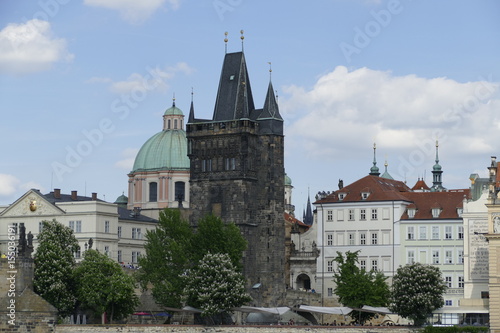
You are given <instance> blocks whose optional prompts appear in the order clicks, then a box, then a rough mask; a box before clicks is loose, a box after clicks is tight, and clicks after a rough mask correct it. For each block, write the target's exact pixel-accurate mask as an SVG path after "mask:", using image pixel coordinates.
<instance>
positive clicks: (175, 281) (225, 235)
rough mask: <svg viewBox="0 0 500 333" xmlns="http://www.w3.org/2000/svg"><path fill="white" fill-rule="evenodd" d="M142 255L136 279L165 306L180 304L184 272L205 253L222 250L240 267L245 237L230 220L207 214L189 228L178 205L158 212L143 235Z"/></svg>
mask: <svg viewBox="0 0 500 333" xmlns="http://www.w3.org/2000/svg"><path fill="white" fill-rule="evenodd" d="M145 238H146V242H145V245H144V248H145V252H146V253H145V255H144V256H142V257H141V258H140V259H139V265H140V267H141V269H140V270H139V272H138V279H139V281H140V283H141V286H142V287H143V288H148V287H151V289H152V293H153V297H154V299H155V301H156V302H157V303H158V304H161V305H163V306H165V307H180V306H181V305H182V299H183V295H184V291H185V288H184V287H185V280H184V277H183V276H185V274H186V272H187V271H188V270H190V269H192V268H193V267H195V266H196V264H197V263H198V262H199V261H200V260H202V259H203V258H204V256H205V255H206V254H207V253H212V254H216V253H225V254H227V255H228V256H229V258H230V260H231V263H232V265H233V267H234V268H235V269H236V270H239V269H240V267H241V258H242V256H243V251H244V250H245V248H246V240H245V239H244V238H243V236H242V235H241V233H240V230H239V228H238V227H237V226H236V225H234V224H233V223H229V224H225V223H224V222H223V221H222V220H221V219H220V218H218V217H214V216H211V215H208V216H206V217H204V218H203V219H201V220H200V221H199V223H198V226H197V228H196V229H193V228H191V226H190V225H189V223H188V222H187V221H186V220H184V219H183V218H182V217H181V215H180V211H179V210H177V209H165V210H164V211H162V212H160V218H159V223H158V226H157V227H156V228H155V229H154V230H148V231H147V232H146V235H145Z"/></svg>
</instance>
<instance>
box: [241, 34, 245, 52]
mask: <svg viewBox="0 0 500 333" xmlns="http://www.w3.org/2000/svg"><path fill="white" fill-rule="evenodd" d="M243 32H244V31H243V30H240V34H241V36H240V39H241V52H243V40H244V39H245V36H243Z"/></svg>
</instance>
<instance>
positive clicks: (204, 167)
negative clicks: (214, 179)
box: [201, 160, 212, 172]
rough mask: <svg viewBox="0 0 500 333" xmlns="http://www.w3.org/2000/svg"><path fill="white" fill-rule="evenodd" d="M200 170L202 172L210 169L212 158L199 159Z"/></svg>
mask: <svg viewBox="0 0 500 333" xmlns="http://www.w3.org/2000/svg"><path fill="white" fill-rule="evenodd" d="M201 171H203V172H210V171H212V160H202V161H201Z"/></svg>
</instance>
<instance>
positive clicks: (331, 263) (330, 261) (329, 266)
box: [326, 260, 333, 272]
mask: <svg viewBox="0 0 500 333" xmlns="http://www.w3.org/2000/svg"><path fill="white" fill-rule="evenodd" d="M326 267H327V271H328V272H333V261H332V260H329V261H327V264H326Z"/></svg>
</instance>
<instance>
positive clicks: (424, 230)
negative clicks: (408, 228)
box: [418, 226, 427, 239]
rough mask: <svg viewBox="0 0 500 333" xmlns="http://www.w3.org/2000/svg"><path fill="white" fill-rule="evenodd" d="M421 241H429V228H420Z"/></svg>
mask: <svg viewBox="0 0 500 333" xmlns="http://www.w3.org/2000/svg"><path fill="white" fill-rule="evenodd" d="M418 238H419V239H427V227H423V226H421V227H420V228H419V237H418Z"/></svg>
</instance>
